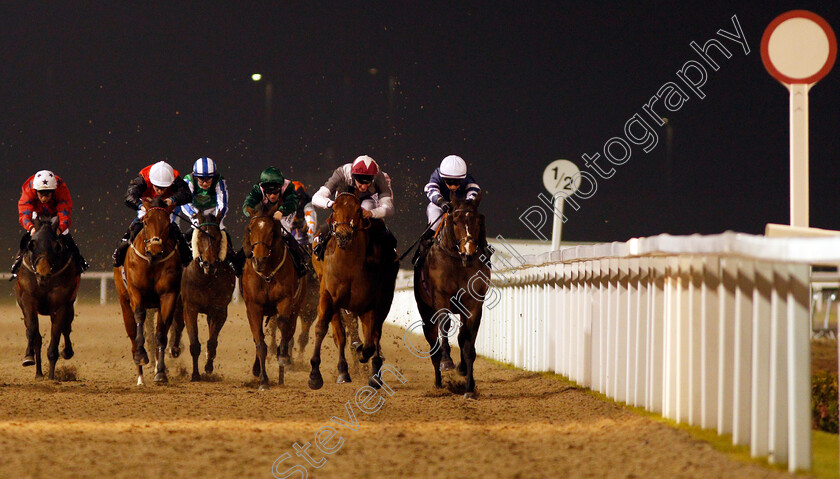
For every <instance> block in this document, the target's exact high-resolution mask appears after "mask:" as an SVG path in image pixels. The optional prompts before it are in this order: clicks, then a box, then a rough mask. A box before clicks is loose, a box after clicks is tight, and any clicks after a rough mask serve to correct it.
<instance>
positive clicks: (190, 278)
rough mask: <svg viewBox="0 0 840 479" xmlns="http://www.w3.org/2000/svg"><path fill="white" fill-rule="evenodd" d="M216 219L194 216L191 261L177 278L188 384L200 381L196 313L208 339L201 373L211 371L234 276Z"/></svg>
mask: <svg viewBox="0 0 840 479" xmlns="http://www.w3.org/2000/svg"><path fill="white" fill-rule="evenodd" d="M219 216H221V214H219V215H217V216H213V215H210V216H204V214H202V213H201V212H200V211H199V212H198V213H197V219H198V223H199V224H198V226H197V227H196V228H195V231H193V236H192V238H193V239H192V250H193V260H192V262H190V264H189V265H188V266H187V267H186V268H185V269H184V274H183V275H182V276H181V301H182V303H183V306H184V316H183V317H184V323H185V324H186V327H187V334H188V335H189V337H190V354H191V355H192V361H193V369H192V381H200V380H201V375H200V374H199V373H198V356H199V355H200V354H201V343H200V342H199V341H198V314H199V313H203V314H205V315H207V326H208V328H209V331H210V337H209V338H208V339H207V362H206V363H205V364H204V371H205V372H206V373H207V374H210V373H212V372H213V360H214V359H215V358H216V346H217V345H218V344H219V341H218V339H219V332H220V331H221V330H222V326H224V324H225V321H226V320H227V315H228V305H229V304H230V300H231V299H232V297H233V289H234V286H235V283H236V275H235V274H234V272H233V268H231V266H230V265H229V264H228V263H227V262H226V261H225V255H226V253H227V244H226V243H227V236H225V235H224V234H223V233H222V230H221V229H220V228H219V222H220V221H221V218H219Z"/></svg>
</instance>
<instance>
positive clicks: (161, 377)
mask: <svg viewBox="0 0 840 479" xmlns="http://www.w3.org/2000/svg"><path fill="white" fill-rule="evenodd" d="M168 382H169V378H168V377H166V373H165V372H163V371H161V372H159V373H155V384H166V383H168Z"/></svg>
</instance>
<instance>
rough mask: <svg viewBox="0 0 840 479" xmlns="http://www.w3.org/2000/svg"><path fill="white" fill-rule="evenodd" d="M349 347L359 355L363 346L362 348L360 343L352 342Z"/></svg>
mask: <svg viewBox="0 0 840 479" xmlns="http://www.w3.org/2000/svg"><path fill="white" fill-rule="evenodd" d="M350 347H351V348H353V351H356V352H357V353H359V352H361V351H362V347H363V346H362V343H360V342H358V341H353V342H352V343H351V344H350Z"/></svg>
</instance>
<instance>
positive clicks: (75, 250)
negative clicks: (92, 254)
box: [59, 233, 90, 271]
mask: <svg viewBox="0 0 840 479" xmlns="http://www.w3.org/2000/svg"><path fill="white" fill-rule="evenodd" d="M59 238H60V239H62V240H63V241H64V244H65V246H67V249H68V250H69V251H70V254H72V255H73V261H75V262H76V266H77V267H78V268H79V269H80V270H81V271H87V270H88V268H90V265H88V263H87V261H85V258H84V256H82V252H81V251H79V246H78V245H77V244H76V240H74V239H73V236H71V235H70V234H69V233H68V234H66V235H61V236H59Z"/></svg>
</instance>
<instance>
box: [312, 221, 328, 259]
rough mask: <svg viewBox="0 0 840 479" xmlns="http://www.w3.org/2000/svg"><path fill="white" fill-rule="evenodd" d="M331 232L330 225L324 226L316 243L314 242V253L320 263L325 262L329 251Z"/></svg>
mask: <svg viewBox="0 0 840 479" xmlns="http://www.w3.org/2000/svg"><path fill="white" fill-rule="evenodd" d="M329 231H330V229H329V225H324V226H323V227H321V231H320V232H319V233H318V236H316V237H315V241H313V242H312V252H313V253H315V256H316V257H318V260H319V261H324V253H325V252H326V251H327V242H328V241H329V239H330V233H329Z"/></svg>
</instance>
